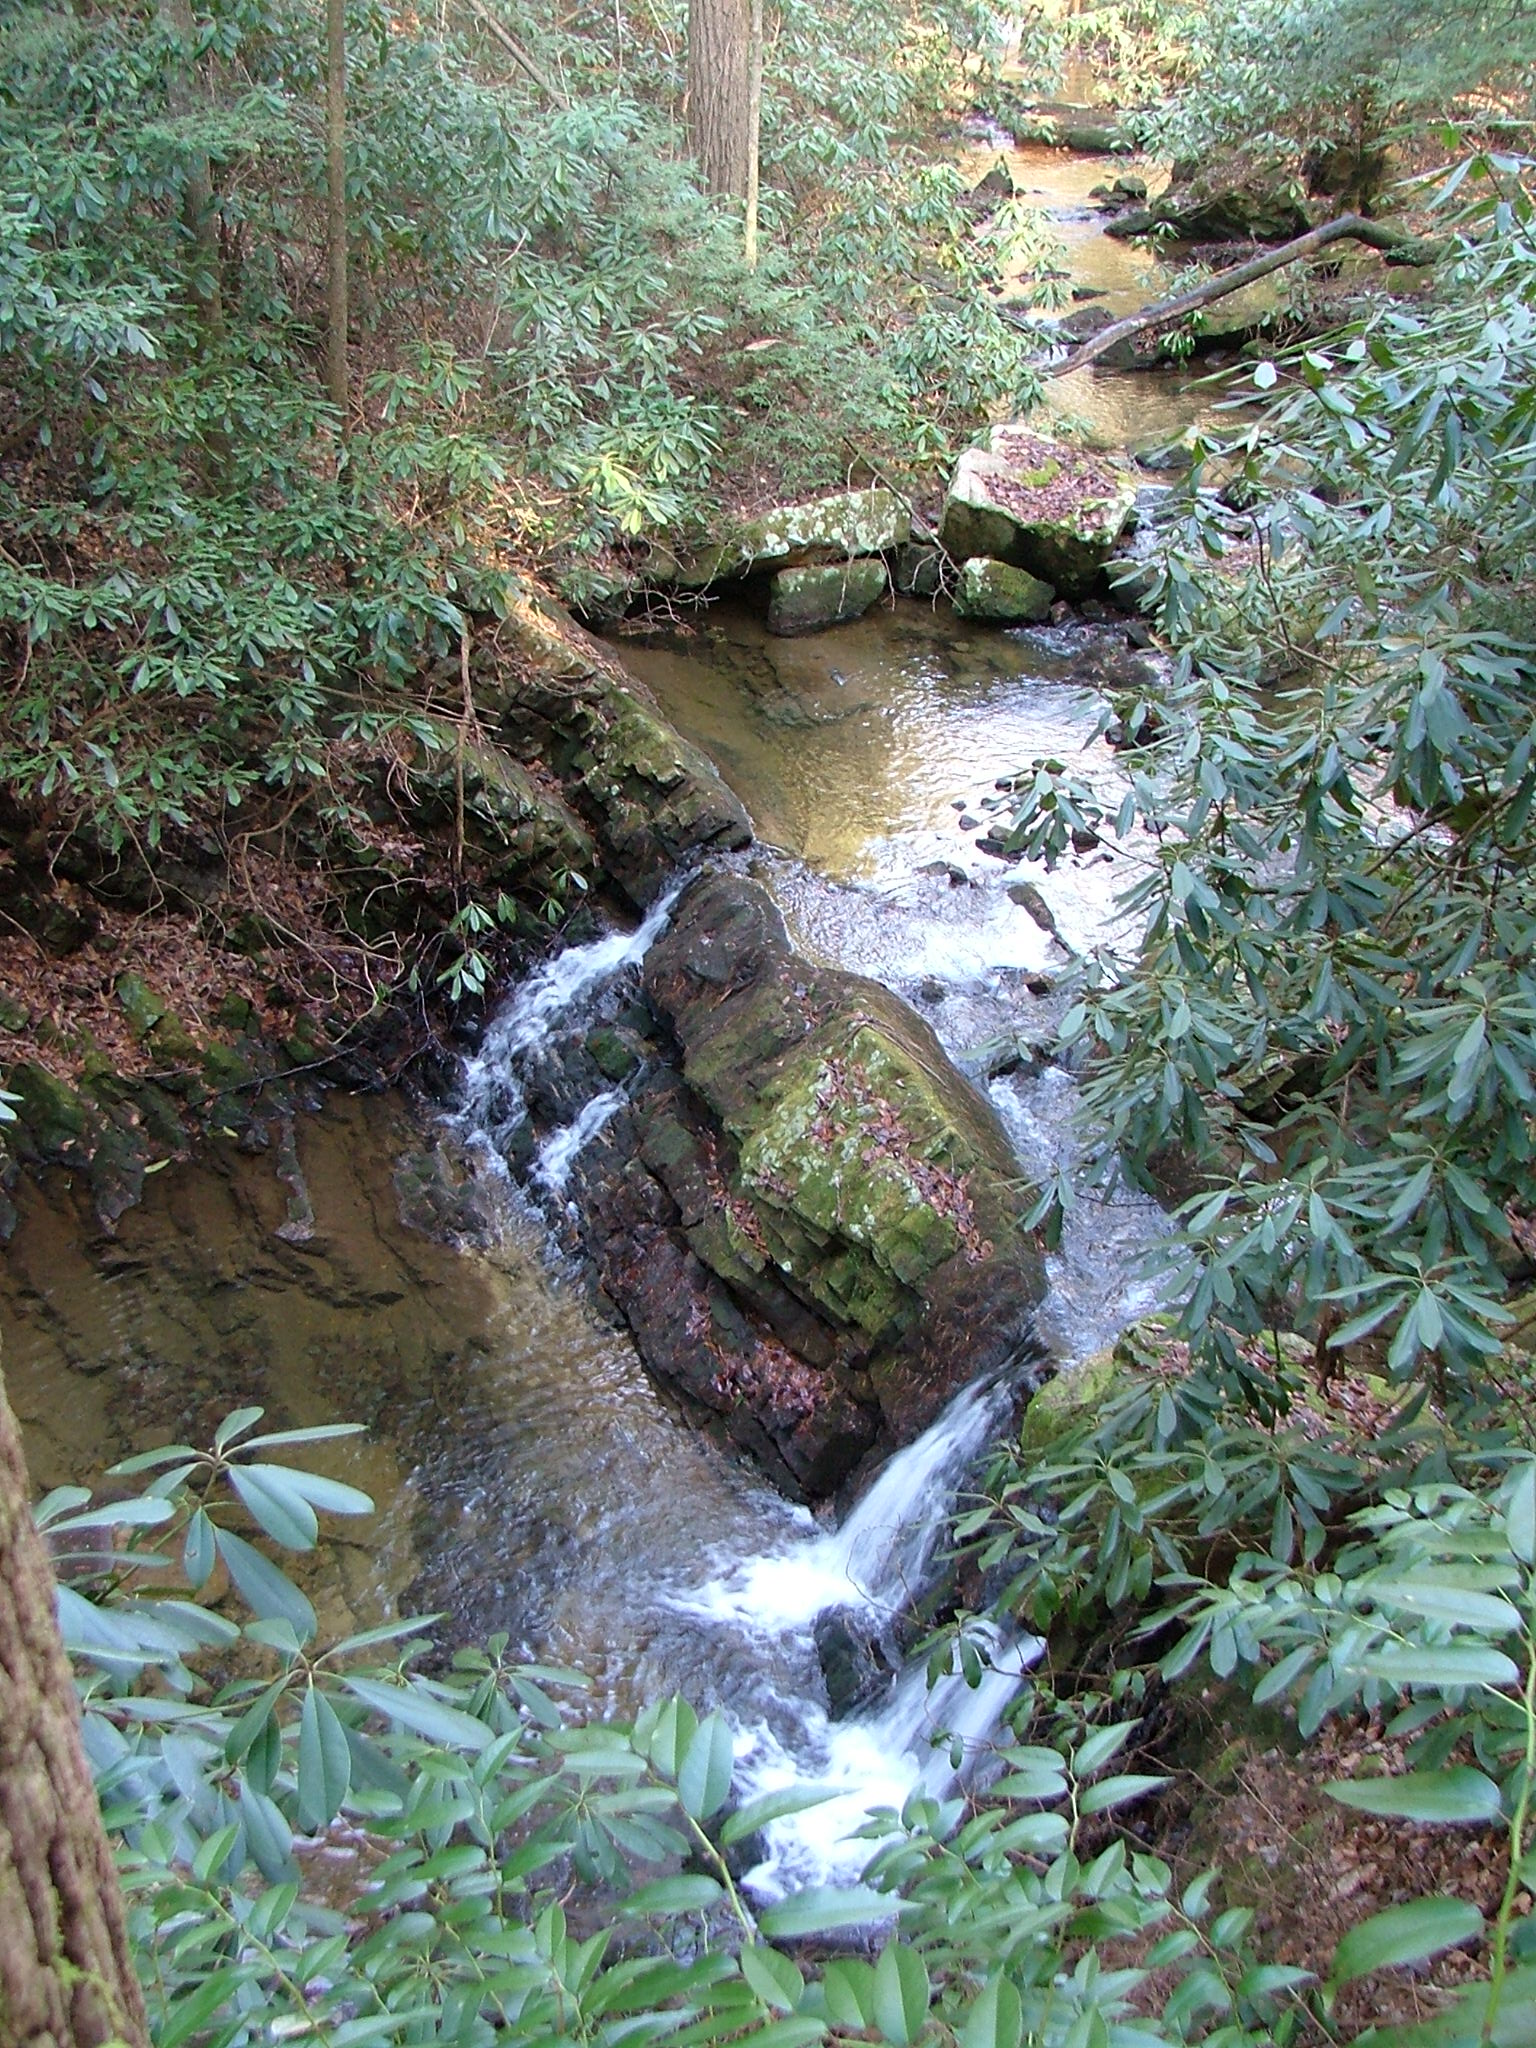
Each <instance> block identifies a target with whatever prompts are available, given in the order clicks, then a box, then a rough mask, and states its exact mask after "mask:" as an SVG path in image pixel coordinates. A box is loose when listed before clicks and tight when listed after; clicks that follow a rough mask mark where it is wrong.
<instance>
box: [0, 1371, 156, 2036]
mask: <svg viewBox="0 0 1536 2048" xmlns="http://www.w3.org/2000/svg"><path fill="white" fill-rule="evenodd" d="M147 2040H148V2029H147V2026H146V2023H145V2018H144V2002H143V1999H142V1998H141V1996H140V1994H139V1986H138V1980H137V1979H136V1978H135V1976H134V1974H133V1965H132V1963H131V1961H130V1960H129V1957H128V1942H127V1934H126V1931H125V1928H124V1923H123V1902H122V1896H121V1894H120V1893H119V1891H118V1886H117V1873H116V1871H115V1870H114V1869H113V1866H112V1852H111V1850H110V1849H109V1848H108V1847H107V1840H106V1836H105V1835H104V1834H103V1833H102V1827H101V1816H100V1813H99V1811H98V1809H97V1805H96V1788H95V1786H94V1785H93V1784H92V1782H91V1773H90V1769H89V1766H88V1765H87V1763H86V1760H85V1753H84V1751H83V1750H82V1748H81V1746H80V1716H79V1710H78V1708H77V1706H76V1704H75V1689H74V1685H73V1682H72V1681H71V1678H70V1673H69V1664H68V1662H67V1660H66V1658H65V1655H64V1646H63V1644H62V1643H61V1642H60V1641H59V1631H58V1626H57V1624H56V1622H55V1619H54V1608H53V1574H52V1572H51V1571H50V1570H49V1566H48V1557H47V1553H46V1552H45V1550H44V1549H43V1545H42V1542H41V1540H40V1538H39V1537H38V1534H37V1532H36V1530H35V1529H34V1528H33V1526H32V1512H31V1506H30V1499H29V1489H28V1485H27V1468H26V1465H25V1463H24V1461H23V1459H22V1455H21V1441H20V1438H19V1437H18V1436H17V1433H16V1418H15V1417H14V1415H12V1413H11V1410H10V1404H9V1403H8V1402H7V1400H6V1398H5V1383H4V1381H3V1380H0V2041H3V2042H4V2043H5V2048H105V2044H106V2043H108V2042H124V2043H127V2044H128V2048H140V2044H143V2043H145V2042H147Z"/></svg>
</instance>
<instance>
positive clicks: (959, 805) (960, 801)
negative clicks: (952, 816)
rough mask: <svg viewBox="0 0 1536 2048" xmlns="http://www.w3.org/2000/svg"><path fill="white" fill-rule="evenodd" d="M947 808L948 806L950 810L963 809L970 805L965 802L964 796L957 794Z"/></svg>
mask: <svg viewBox="0 0 1536 2048" xmlns="http://www.w3.org/2000/svg"><path fill="white" fill-rule="evenodd" d="M949 808H950V809H951V810H952V811H964V810H968V809H969V808H970V806H969V805H968V804H967V802H966V800H965V798H964V797H963V796H957V797H956V798H955V800H954V802H953V803H952V804H951V805H950V807H949Z"/></svg>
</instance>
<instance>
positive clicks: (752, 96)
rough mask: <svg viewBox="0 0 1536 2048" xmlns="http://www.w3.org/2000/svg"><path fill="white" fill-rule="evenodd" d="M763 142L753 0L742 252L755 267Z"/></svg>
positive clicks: (759, 46) (759, 37) (759, 8)
mask: <svg viewBox="0 0 1536 2048" xmlns="http://www.w3.org/2000/svg"><path fill="white" fill-rule="evenodd" d="M762 143H763V0H752V11H751V19H750V21H749V24H748V30H747V206H746V219H745V224H744V226H743V229H742V237H741V254H742V260H743V262H744V263H745V264H746V266H747V268H748V270H756V268H757V212H758V187H759V173H760V169H761V163H762Z"/></svg>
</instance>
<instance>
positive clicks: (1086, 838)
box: [1072, 825, 1099, 853]
mask: <svg viewBox="0 0 1536 2048" xmlns="http://www.w3.org/2000/svg"><path fill="white" fill-rule="evenodd" d="M1098 844H1099V835H1098V833H1097V832H1090V831H1088V830H1087V829H1086V827H1084V826H1082V825H1078V826H1075V827H1074V828H1073V832H1072V850H1073V852H1074V853H1092V852H1093V849H1094V848H1095V847H1096V846H1097V845H1098Z"/></svg>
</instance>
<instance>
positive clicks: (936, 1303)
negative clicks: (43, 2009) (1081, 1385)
mask: <svg viewBox="0 0 1536 2048" xmlns="http://www.w3.org/2000/svg"><path fill="white" fill-rule="evenodd" d="M645 992H646V996H647V998H648V1000H649V1003H650V1005H651V1007H652V1009H653V1011H654V1012H655V1014H656V1017H657V1019H658V1023H659V1025H660V1026H661V1052H662V1057H661V1058H660V1059H658V1060H657V1062H656V1064H655V1065H654V1066H653V1068H652V1069H651V1071H650V1073H649V1074H648V1076H647V1078H646V1080H645V1081H644V1083H643V1084H642V1085H641V1086H639V1087H638V1088H637V1089H636V1090H635V1091H634V1094H633V1097H632V1099H631V1101H630V1103H629V1104H628V1106H627V1107H626V1109H625V1110H624V1111H623V1112H622V1113H620V1114H619V1115H617V1116H615V1117H614V1118H613V1120H612V1121H611V1122H610V1123H609V1124H608V1125H607V1127H606V1128H605V1129H604V1131H603V1133H602V1135H601V1136H600V1138H599V1139H597V1140H596V1141H595V1142H594V1143H593V1144H592V1145H591V1146H590V1147H589V1148H588V1150H587V1151H586V1153H585V1154H584V1155H583V1157H582V1159H581V1161H580V1162H579V1164H578V1167H577V1176H576V1185H577V1187H578V1189H579V1197H580V1201H579V1206H580V1209H581V1212H582V1215H583V1218H584V1222H585V1229H586V1236H587V1244H588V1248H589V1250H590V1252H591V1254H592V1256H593V1258H594V1261H595V1264H596V1269H597V1273H598V1276H599V1278H600V1280H601V1283H602V1285H603V1287H604V1289H605V1291H606V1292H607V1293H608V1295H609V1296H610V1298H611V1299H612V1300H613V1301H614V1302H615V1303H616V1304H617V1306H618V1307H619V1308H620V1309H621V1311H622V1312H623V1314H624V1316H625V1318H626V1320H627V1321H628V1323H629V1325H630V1327H631V1329H632V1331H633V1333H634V1335H635V1338H636V1342H637V1343H638V1345H639V1348H640V1351H641V1354H642V1356H643V1357H644V1358H645V1360H646V1362H647V1364H648V1365H649V1366H650V1367H651V1369H652V1371H654V1372H655V1373H657V1374H658V1375H659V1376H660V1377H661V1378H662V1379H663V1380H665V1381H667V1382H669V1383H670V1384H672V1385H674V1386H676V1387H677V1388H679V1389H680V1390H681V1391H682V1392H683V1393H684V1394H686V1395H687V1396H688V1397H689V1398H690V1399H691V1400H692V1401H694V1402H696V1403H698V1404H700V1405H701V1406H702V1407H703V1408H705V1409H707V1410H709V1411H711V1412H712V1413H713V1414H714V1415H715V1416H717V1417H719V1418H720V1420H721V1423H722V1426H723V1427H724V1429H725V1431H726V1433H727V1434H729V1435H730V1436H731V1437H733V1438H734V1439H735V1440H736V1441H738V1442H739V1443H741V1444H743V1445H744V1446H745V1447H747V1448H749V1449H751V1450H753V1451H754V1452H756V1453H757V1454H758V1455H760V1456H762V1457H764V1459H765V1461H766V1462H767V1463H768V1464H769V1466H770V1469H773V1470H775V1471H777V1472H779V1473H780V1474H781V1475H787V1476H788V1478H789V1479H790V1480H791V1482H792V1483H793V1485H794V1486H795V1488H796V1490H797V1491H800V1492H803V1493H805V1494H807V1495H810V1496H821V1495H825V1494H828V1493H831V1492H832V1491H834V1490H835V1489H836V1488H837V1486H838V1485H839V1484H840V1482H841V1481H842V1480H843V1479H844V1478H845V1477H846V1476H847V1474H848V1473H849V1472H850V1471H851V1470H852V1469H853V1467H854V1466H855V1465H856V1464H857V1463H858V1462H859V1460H860V1459H861V1458H862V1457H863V1456H864V1454H865V1453H866V1452H867V1451H869V1450H870V1449H871V1448H874V1447H879V1448H883V1449H889V1448H892V1447H894V1446H896V1445H899V1444H902V1443H906V1442H909V1441H911V1440H912V1438H913V1437H915V1436H916V1435H918V1434H919V1433H920V1432H921V1431H922V1430H923V1429H924V1428H926V1427H927V1425H928V1424H929V1423H930V1422H932V1420H933V1419H934V1417H935V1416H936V1415H937V1414H938V1412H939V1410H940V1409H941V1408H942V1406H943V1405H944V1403H945V1402H946V1401H947V1400H948V1399H949V1397H950V1396H951V1395H952V1394H953V1393H954V1392H955V1391H956V1390H957V1389H958V1388H959V1387H961V1386H962V1385H964V1384H965V1383H966V1382H967V1381H968V1380H970V1379H972V1378H974V1377H975V1376H976V1375H977V1374H978V1373H982V1372H986V1371H988V1370H996V1369H999V1368H1001V1367H1002V1366H1004V1365H1005V1364H1007V1363H1008V1362H1010V1361H1011V1360H1013V1359H1015V1358H1017V1357H1019V1356H1022V1355H1024V1354H1026V1353H1027V1352H1029V1351H1030V1349H1031V1347H1032V1342H1033V1335H1032V1333H1033V1318H1034V1311H1035V1309H1036V1307H1037V1306H1038V1304H1039V1302H1040V1300H1041V1299H1042V1297H1043V1294H1044V1291H1045V1277H1044V1266H1043V1261H1042V1259H1041V1256H1040V1253H1039V1251H1038V1249H1037V1247H1036V1246H1035V1244H1034V1242H1033V1241H1032V1239H1031V1238H1030V1237H1029V1235H1028V1234H1027V1233H1026V1232H1025V1231H1024V1230H1023V1228H1022V1227H1021V1224H1020V1220H1019V1219H1020V1216H1021V1214H1022V1212H1023V1210H1024V1209H1025V1207H1026V1206H1027V1200H1028V1195H1027V1190H1026V1189H1025V1187H1024V1186H1023V1185H1022V1183H1021V1181H1020V1179H1019V1176H1018V1167H1017V1164H1016V1161H1015V1160H1014V1158H1013V1155H1012V1153H1011V1152H1010V1150H1009V1147H1008V1144H1007V1140H1006V1139H1005V1137H1004V1135H1003V1133H1002V1130H1001V1127H1000V1126H999V1125H998V1123H997V1120H996V1117H995V1115H994V1113H993V1112H992V1110H991V1109H990V1107H989V1106H988V1105H987V1104H986V1103H985V1102H984V1101H983V1100H982V1098H981V1097H980V1096H979V1095H977V1093H976V1092H975V1090H974V1089H973V1088H972V1086H971V1084H970V1083H969V1082H967V1081H966V1080H965V1079H964V1078H963V1077H962V1076H961V1075H960V1074H959V1073H958V1072H957V1071H956V1069H955V1068H954V1067H953V1066H951V1064H950V1062H949V1060H948V1058H947V1057H946V1055H945V1054H944V1052H943V1050H942V1048H941V1047H940V1045H939V1043H938V1040H937V1039H936V1038H935V1037H934V1035H933V1033H932V1031H931V1029H930V1028H929V1027H928V1026H927V1025H926V1024H925V1023H924V1022H923V1021H922V1020H921V1019H920V1018H919V1017H918V1016H917V1015H916V1013H915V1012H913V1011H912V1010H910V1009H909V1008H908V1006H907V1005H906V1004H905V1003H903V1002H902V1001H901V1000H900V998H899V997H897V996H894V995H892V994H891V993H890V991H889V990H887V989H885V988H883V987H881V986H879V985H878V984H877V983H875V982H872V981H867V980H865V979H864V978H863V977H861V976H858V975H852V974H845V973H842V972H839V971H836V970H833V969H828V968H821V967H816V966H814V965H812V963H810V962H809V961H807V960H805V959H804V958H803V957H801V956H800V955H798V954H797V953H796V952H795V951H794V950H793V948H792V946H791V944H790V941H789V938H788V935H787V932H786V930H785V927H784V923H783V919H782V918H781V916H780V914H779V912H778V910H777V909H776V907H775V906H774V904H773V902H772V899H771V898H770V897H769V896H768V895H767V893H766V891H764V890H763V889H762V888H761V887H759V886H758V885H757V884H756V883H753V882H751V881H749V880H746V879H745V878H742V877H739V876H735V875H730V874H720V875H713V876H709V877H706V878H703V879H701V880H700V881H698V882H696V883H694V884H693V885H691V886H690V888H689V889H688V890H687V891H686V892H685V894H684V895H683V896H682V898H681V899H680V901H679V903H678V905H677V906H676V909H675V911H674V913H673V920H672V925H671V928H670V929H669V931H668V932H667V933H666V935H665V936H664V937H663V938H662V939H660V940H658V941H657V943H656V944H655V946H654V947H653V949H652V951H651V953H650V955H649V958H648V960H647V963H646V969H645Z"/></svg>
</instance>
